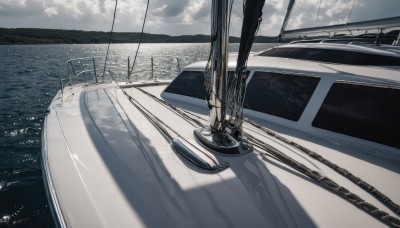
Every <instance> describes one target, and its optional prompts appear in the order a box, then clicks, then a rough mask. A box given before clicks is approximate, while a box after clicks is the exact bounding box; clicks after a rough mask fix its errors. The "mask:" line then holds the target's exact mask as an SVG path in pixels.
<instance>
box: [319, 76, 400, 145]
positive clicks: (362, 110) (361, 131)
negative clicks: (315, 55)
mask: <svg viewBox="0 0 400 228" xmlns="http://www.w3.org/2000/svg"><path fill="white" fill-rule="evenodd" d="M399 101H400V88H394V87H385V86H376V85H365V84H357V83H352V82H336V83H334V84H333V85H332V87H331V89H330V90H329V92H328V95H327V96H326V98H325V100H324V102H323V104H322V106H321V108H320V109H319V111H318V113H317V115H316V117H315V119H314V121H313V123H312V126H314V127H317V128H322V129H325V130H329V131H333V132H337V133H341V134H345V135H349V136H353V137H357V138H361V139H365V140H369V141H373V142H377V143H381V144H385V145H388V146H392V147H396V148H400V133H399V130H400V118H399V117H400V105H399Z"/></svg>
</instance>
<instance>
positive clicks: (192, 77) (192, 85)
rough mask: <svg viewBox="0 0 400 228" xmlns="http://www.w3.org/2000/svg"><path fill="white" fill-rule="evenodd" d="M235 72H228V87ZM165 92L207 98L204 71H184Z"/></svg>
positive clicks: (248, 72)
mask: <svg viewBox="0 0 400 228" xmlns="http://www.w3.org/2000/svg"><path fill="white" fill-rule="evenodd" d="M233 74H234V72H233V71H229V73H228V87H229V86H230V85H231V84H232V80H233ZM249 74H250V71H247V76H249ZM165 92H167V93H174V94H179V95H184V96H189V97H195V98H199V99H203V100H205V96H206V87H205V85H204V72H203V71H183V72H182V73H181V74H179V75H178V76H177V77H176V79H175V80H174V81H173V82H171V84H170V85H169V86H168V88H167V89H166V90H165Z"/></svg>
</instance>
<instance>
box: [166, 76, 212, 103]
mask: <svg viewBox="0 0 400 228" xmlns="http://www.w3.org/2000/svg"><path fill="white" fill-rule="evenodd" d="M165 92H167V93H175V94H180V95H184V96H189V97H195V98H199V99H205V94H206V87H205V86H204V72H202V71H183V72H182V73H180V74H179V75H178V76H177V77H176V79H175V80H174V81H172V82H171V84H170V85H169V86H168V87H167V89H166V90H165Z"/></svg>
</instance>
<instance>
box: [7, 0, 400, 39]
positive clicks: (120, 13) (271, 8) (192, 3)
mask: <svg viewBox="0 0 400 228" xmlns="http://www.w3.org/2000/svg"><path fill="white" fill-rule="evenodd" d="M249 1H251V0H249ZM146 3H147V0H118V7H117V15H116V22H115V27H114V31H117V32H140V30H141V25H142V22H143V17H144V13H145V9H146ZM242 4H243V3H242V1H241V0H235V1H234V5H233V9H232V16H231V27H230V33H231V35H234V36H239V35H240V30H241V20H242V14H243V9H242ZM210 5H211V0H150V5H149V12H148V15H147V21H146V26H145V32H146V33H153V34H168V35H195V34H209V33H210V11H211V9H210V7H211V6H210ZM287 5H288V0H266V3H265V6H264V8H263V21H262V24H261V28H260V30H259V35H265V36H276V35H278V33H279V30H280V27H281V25H282V21H283V18H284V16H285V13H286V8H287ZM353 5H354V7H353ZM114 6H115V0H0V27H3V28H50V29H75V30H85V31H109V30H110V29H111V23H112V18H113V13H114ZM318 11H319V13H318ZM394 16H400V0H298V1H297V2H296V5H295V7H294V10H293V13H292V17H291V19H290V21H289V24H288V27H287V28H288V29H293V28H305V27H313V26H315V25H329V24H335V23H345V22H346V21H348V22H355V21H363V20H372V19H377V18H385V17H394Z"/></svg>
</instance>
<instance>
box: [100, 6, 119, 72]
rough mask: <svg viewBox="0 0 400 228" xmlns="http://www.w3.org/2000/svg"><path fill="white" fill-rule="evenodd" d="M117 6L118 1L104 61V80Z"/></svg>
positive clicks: (115, 10)
mask: <svg viewBox="0 0 400 228" xmlns="http://www.w3.org/2000/svg"><path fill="white" fill-rule="evenodd" d="M117 5H118V0H115V7H114V17H113V21H112V25H111V31H110V38H109V39H108V46H107V53H106V59H105V60H104V69H103V78H104V75H105V73H106V67H107V58H108V53H109V51H110V44H111V38H112V34H113V31H114V22H115V15H116V14H117Z"/></svg>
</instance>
